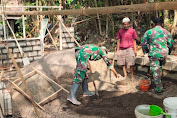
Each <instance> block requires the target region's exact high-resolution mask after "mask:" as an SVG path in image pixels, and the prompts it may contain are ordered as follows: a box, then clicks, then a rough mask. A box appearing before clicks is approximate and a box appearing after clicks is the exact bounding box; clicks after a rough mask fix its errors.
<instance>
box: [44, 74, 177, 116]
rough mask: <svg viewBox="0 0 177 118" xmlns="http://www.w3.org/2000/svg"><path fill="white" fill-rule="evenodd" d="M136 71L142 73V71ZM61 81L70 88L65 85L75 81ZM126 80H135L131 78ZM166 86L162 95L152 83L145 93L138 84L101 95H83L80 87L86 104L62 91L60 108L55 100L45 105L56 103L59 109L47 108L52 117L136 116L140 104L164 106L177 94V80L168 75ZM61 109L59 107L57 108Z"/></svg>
mask: <svg viewBox="0 0 177 118" xmlns="http://www.w3.org/2000/svg"><path fill="white" fill-rule="evenodd" d="M119 72H120V71H119ZM136 73H137V74H138V73H142V72H136ZM136 73H135V75H136V76H135V77H136V78H138V77H139V76H138V75H137V74H136ZM144 74H145V73H144ZM69 76H70V75H68V77H69ZM66 78H67V76H66ZM57 80H58V83H60V84H62V85H65V84H68V87H66V86H65V88H67V89H68V90H69V86H70V85H71V81H68V79H65V80H66V81H59V80H60V78H58V79H57ZM62 80H63V79H62ZM126 81H127V82H131V81H130V80H126ZM163 85H164V88H165V92H164V94H163V95H161V96H158V95H156V94H154V93H153V89H154V87H155V86H154V84H152V85H151V88H150V90H149V91H148V92H142V91H141V90H140V89H139V87H138V86H136V89H137V92H130V93H128V92H122V91H100V92H99V95H100V96H99V97H98V96H92V97H82V90H81V87H80V91H79V93H78V95H77V98H78V100H80V101H81V102H82V105H80V106H75V105H72V104H71V103H69V102H67V101H66V94H65V93H63V95H61V94H60V96H59V99H60V100H61V101H62V102H61V101H60V102H61V103H60V107H59V106H56V105H57V103H56V100H54V101H52V102H51V103H49V104H47V105H45V108H47V106H51V105H54V106H56V107H55V108H54V109H55V110H54V109H52V110H47V111H48V113H49V114H52V116H53V117H52V118H78V117H80V118H102V117H103V118H119V117H121V118H136V117H135V114H134V110H135V108H136V106H138V105H141V104H149V105H152V104H153V105H158V106H160V107H162V108H163V109H164V107H163V99H164V98H166V97H170V96H177V91H176V89H177V80H173V79H170V78H164V79H163ZM57 108H58V110H56V109H57ZM54 111H56V112H54ZM44 117H46V115H44Z"/></svg>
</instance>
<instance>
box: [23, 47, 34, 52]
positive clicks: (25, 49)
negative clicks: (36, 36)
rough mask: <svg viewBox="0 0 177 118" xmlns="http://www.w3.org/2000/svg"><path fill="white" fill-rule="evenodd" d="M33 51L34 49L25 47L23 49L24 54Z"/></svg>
mask: <svg viewBox="0 0 177 118" xmlns="http://www.w3.org/2000/svg"><path fill="white" fill-rule="evenodd" d="M32 50H33V48H32V47H24V48H23V51H24V52H26V51H27V52H30V51H32Z"/></svg>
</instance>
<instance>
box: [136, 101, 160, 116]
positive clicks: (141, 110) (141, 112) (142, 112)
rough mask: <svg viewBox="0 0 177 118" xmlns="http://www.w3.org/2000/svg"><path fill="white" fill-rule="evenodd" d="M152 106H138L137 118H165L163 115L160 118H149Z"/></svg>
mask: <svg viewBox="0 0 177 118" xmlns="http://www.w3.org/2000/svg"><path fill="white" fill-rule="evenodd" d="M149 111H150V105H146V104H145V105H138V106H137V107H136V108H135V111H134V112H135V116H136V118H163V117H162V115H158V116H149Z"/></svg>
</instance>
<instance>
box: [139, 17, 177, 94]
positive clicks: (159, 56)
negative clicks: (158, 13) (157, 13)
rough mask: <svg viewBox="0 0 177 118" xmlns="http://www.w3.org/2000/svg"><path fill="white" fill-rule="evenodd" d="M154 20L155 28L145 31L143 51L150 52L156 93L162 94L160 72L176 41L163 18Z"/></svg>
mask: <svg viewBox="0 0 177 118" xmlns="http://www.w3.org/2000/svg"><path fill="white" fill-rule="evenodd" d="M153 22H154V28H152V29H150V30H148V31H146V32H145V34H144V36H143V39H142V41H141V44H142V49H143V52H144V53H149V54H148V56H149V60H150V70H151V72H152V74H153V78H154V82H155V84H156V89H155V93H156V94H157V95H162V94H163V86H162V82H161V77H160V73H161V71H162V65H164V64H165V61H166V57H167V55H168V54H170V53H171V50H172V47H173V44H174V41H173V39H172V37H171V34H170V33H169V32H168V31H167V30H165V29H164V28H162V26H163V19H161V18H155V19H154V21H153Z"/></svg>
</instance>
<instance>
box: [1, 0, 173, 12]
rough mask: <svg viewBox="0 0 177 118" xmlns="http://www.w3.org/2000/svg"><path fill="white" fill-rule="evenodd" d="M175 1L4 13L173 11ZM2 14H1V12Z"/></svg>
mask: <svg viewBox="0 0 177 118" xmlns="http://www.w3.org/2000/svg"><path fill="white" fill-rule="evenodd" d="M176 6H177V1H170V2H156V3H146V4H144V3H143V4H134V5H119V6H111V7H98V8H88V9H72V10H52V11H24V12H20V11H4V12H5V14H7V15H86V14H88V15H89V14H111V13H122V12H123V13H125V12H144V11H158V10H175V9H177V8H176ZM1 14H2V12H1Z"/></svg>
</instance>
